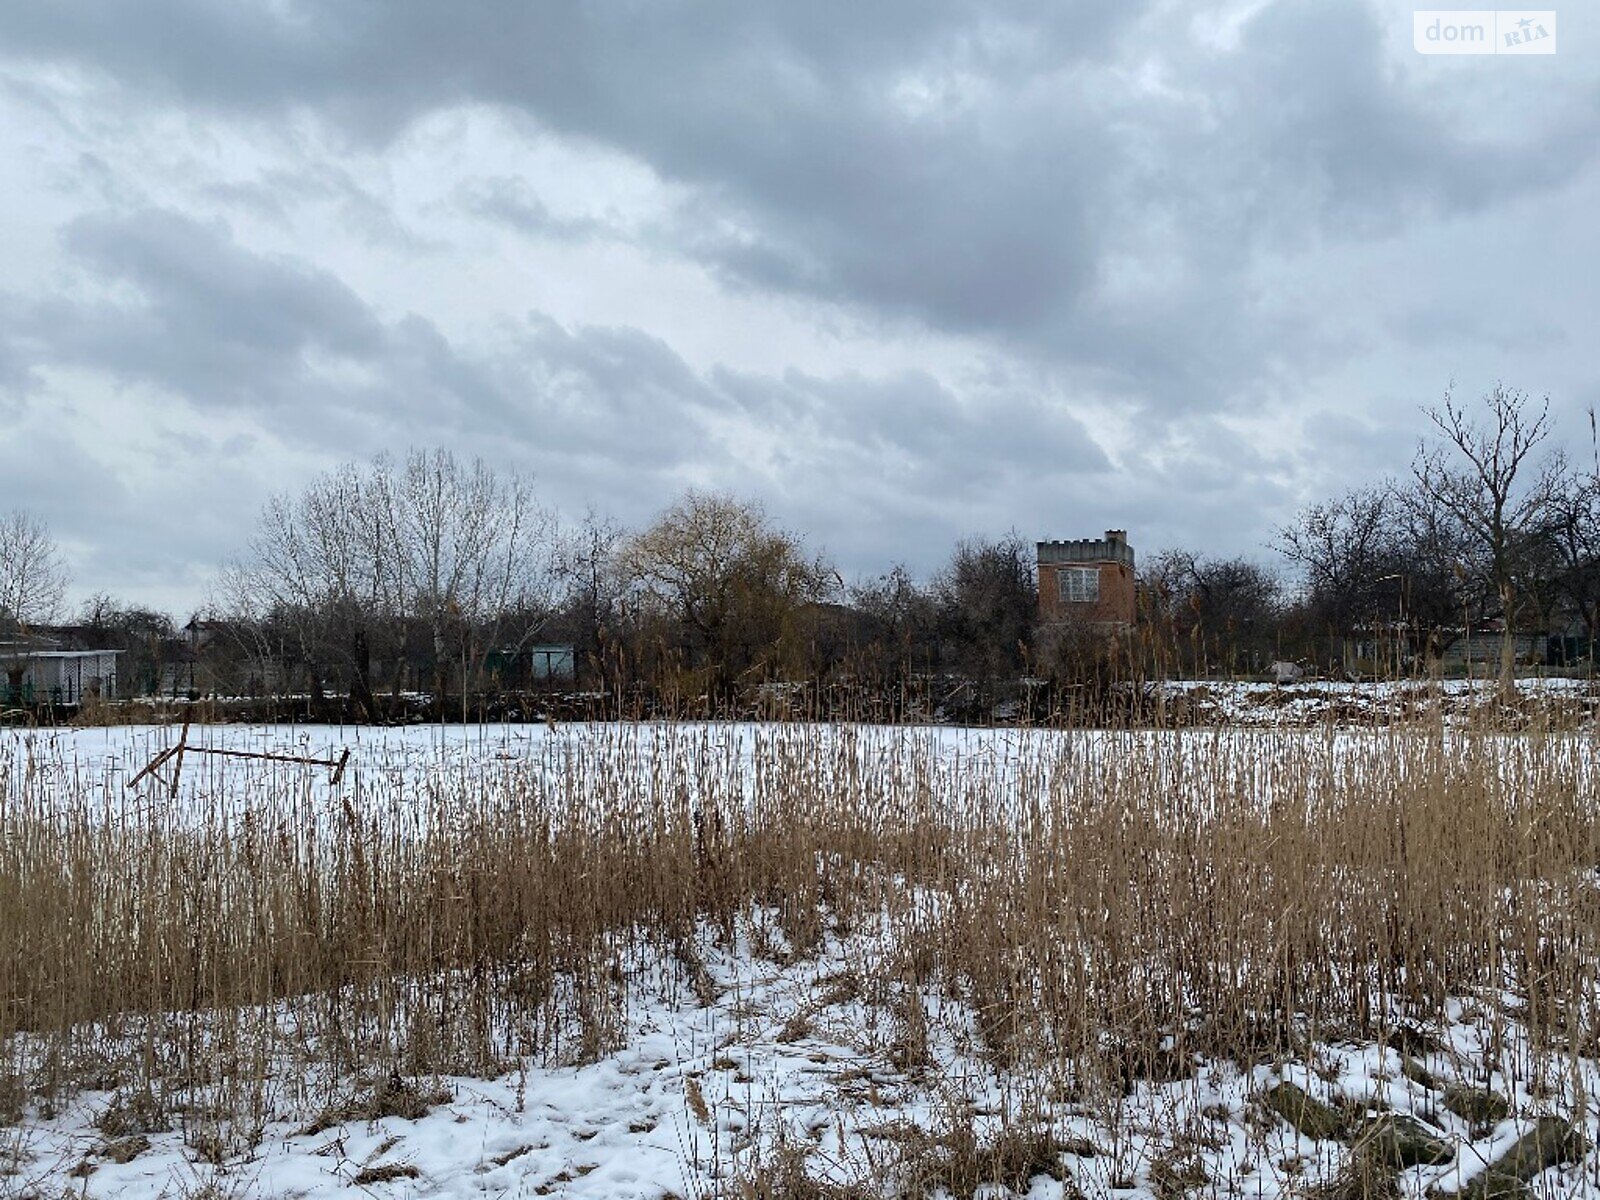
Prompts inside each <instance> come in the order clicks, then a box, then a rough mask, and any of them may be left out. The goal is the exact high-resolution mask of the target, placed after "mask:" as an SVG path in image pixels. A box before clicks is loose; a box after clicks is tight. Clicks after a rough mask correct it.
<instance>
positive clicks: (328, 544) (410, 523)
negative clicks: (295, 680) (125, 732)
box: [228, 450, 553, 712]
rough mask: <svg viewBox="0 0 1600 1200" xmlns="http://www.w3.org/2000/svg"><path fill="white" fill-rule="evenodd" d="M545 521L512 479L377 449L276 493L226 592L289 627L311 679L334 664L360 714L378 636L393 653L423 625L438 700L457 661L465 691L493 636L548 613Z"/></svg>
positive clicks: (438, 456) (445, 456)
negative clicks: (362, 460) (289, 491)
mask: <svg viewBox="0 0 1600 1200" xmlns="http://www.w3.org/2000/svg"><path fill="white" fill-rule="evenodd" d="M552 528H553V525H552V522H551V520H550V518H549V516H548V514H546V513H545V512H544V511H543V510H542V509H540V508H539V507H538V506H537V505H536V504H535V503H534V501H533V496H532V492H531V489H530V488H529V486H528V484H527V482H526V481H525V480H523V479H522V478H521V477H520V476H516V475H511V476H509V477H502V476H500V475H498V474H496V473H495V472H494V471H493V470H492V469H491V468H490V467H488V466H487V465H486V464H485V463H483V462H482V461H481V460H474V461H473V462H471V463H467V464H463V463H461V462H460V461H458V460H457V459H456V458H455V456H454V455H452V454H451V453H450V452H449V451H445V450H435V451H431V452H425V451H413V452H412V453H411V454H410V455H408V456H407V458H406V460H405V462H404V463H403V464H402V465H400V466H399V467H396V466H395V465H394V464H392V463H391V462H390V461H389V460H388V459H387V458H384V457H381V456H380V457H379V458H377V459H374V460H373V461H372V462H371V463H370V464H368V465H366V466H364V467H363V466H357V465H355V464H347V465H345V466H343V467H340V468H339V469H337V470H335V471H333V472H330V473H329V474H326V475H322V476H319V477H318V478H317V479H315V480H313V481H312V483H311V484H310V485H308V486H307V487H306V488H305V489H304V490H303V491H302V492H301V493H300V494H299V495H297V496H279V497H276V498H275V499H274V500H273V501H272V502H271V503H270V504H269V505H268V506H267V509H266V511H265V512H264V513H263V514H262V517H261V522H260V525H259V527H258V529H257V532H256V535H255V537H254V538H253V539H252V541H251V547H250V555H249V558H248V560H247V562H246V563H244V564H243V565H242V566H241V567H240V568H239V569H238V570H237V571H235V572H234V573H233V574H232V576H231V586H230V587H229V589H228V590H229V592H230V594H231V595H232V596H233V597H234V598H236V600H237V602H238V603H236V604H235V606H234V607H235V608H236V609H242V610H243V611H247V612H249V613H251V614H252V615H253V616H254V617H255V618H256V619H257V620H258V621H259V620H263V619H266V618H267V617H269V616H273V615H276V616H277V617H278V618H279V619H281V620H286V621H287V622H288V624H289V625H290V626H291V627H293V628H294V629H295V630H296V632H297V636H298V640H299V642H300V649H301V652H302V653H303V654H304V655H305V658H306V661H307V662H308V664H309V665H310V667H311V669H312V672H313V676H312V678H313V683H314V685H315V684H316V682H317V680H318V678H319V676H318V674H317V672H318V671H319V670H321V669H322V668H323V667H325V666H330V665H331V666H333V667H335V668H336V669H337V670H338V671H339V673H340V674H341V675H342V676H343V677H344V678H343V682H344V683H345V684H346V686H347V687H348V688H349V690H350V692H351V694H352V696H354V697H355V698H356V700H357V701H358V702H359V703H361V704H362V705H363V706H365V707H366V708H368V710H369V711H370V710H371V708H372V707H373V703H374V699H373V686H372V675H371V672H372V659H373V655H374V653H375V652H376V651H378V649H379V646H378V644H377V643H378V642H379V641H380V640H381V643H382V650H383V651H384V652H386V653H392V654H394V655H396V656H398V655H399V654H400V652H401V647H402V645H403V641H404V635H405V629H406V627H407V626H410V625H419V626H420V627H421V628H422V629H423V630H425V631H426V635H427V639H428V657H429V659H430V665H431V671H432V674H433V678H434V680H435V684H436V688H437V695H436V702H437V703H438V704H439V705H440V706H442V705H443V703H444V696H445V694H446V692H447V691H448V689H449V686H450V680H451V675H452V667H453V665H454V664H456V663H458V662H459V663H460V665H461V683H462V687H463V689H465V688H466V687H467V685H468V684H469V682H470V679H471V676H472V673H473V672H474V671H475V670H476V669H478V668H480V667H481V665H482V662H483V659H484V657H485V655H486V654H487V652H488V650H489V649H491V648H492V643H494V642H496V641H498V640H501V639H506V638H509V639H510V640H512V641H514V642H517V643H518V644H519V645H520V643H521V642H522V641H525V640H526V638H527V636H529V633H530V631H531V627H532V626H534V625H536V624H537V623H538V622H539V621H541V620H542V619H543V618H544V616H546V615H548V612H549V609H550V596H551V579H552V574H553V567H552V562H551V554H552V543H551V538H550V536H549V535H550V533H551V530H552ZM512 623H516V624H518V625H519V626H521V627H520V628H517V629H510V628H508V626H509V625H510V624H512ZM441 712H442V707H441Z"/></svg>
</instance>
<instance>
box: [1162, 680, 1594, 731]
mask: <svg viewBox="0 0 1600 1200" xmlns="http://www.w3.org/2000/svg"><path fill="white" fill-rule="evenodd" d="M1155 690H1156V692H1157V694H1158V695H1160V696H1162V697H1164V698H1165V700H1166V702H1167V704H1168V705H1169V707H1172V708H1174V715H1175V716H1176V715H1178V710H1180V709H1181V711H1182V716H1183V717H1184V718H1185V719H1189V720H1200V721H1205V722H1214V723H1222V724H1228V725H1237V726H1278V727H1282V726H1294V725H1310V724H1321V723H1328V722H1332V723H1335V724H1374V723H1378V724H1386V723H1390V722H1400V721H1408V720H1417V719H1419V718H1424V717H1429V716H1432V715H1434V714H1436V713H1442V714H1443V715H1444V716H1445V718H1446V719H1447V720H1460V719H1465V718H1468V717H1470V716H1471V715H1473V714H1474V713H1475V712H1486V711H1489V710H1491V709H1495V708H1497V707H1498V704H1499V700H1498V696H1497V684H1496V682H1495V681H1494V680H1487V679H1443V680H1433V681H1429V680H1414V679H1407V680H1373V681H1366V682H1346V681H1343V680H1323V679H1317V680H1305V681H1302V682H1299V683H1286V684H1276V683H1257V682H1251V681H1239V680H1174V681H1171V682H1168V683H1163V684H1159V685H1156V687H1155ZM1517 691H1518V695H1519V697H1520V699H1521V701H1522V702H1523V703H1524V704H1525V705H1526V706H1527V709H1528V711H1529V712H1530V713H1533V712H1541V711H1542V712H1545V713H1548V714H1549V715H1550V716H1552V717H1554V718H1555V719H1557V720H1558V721H1567V722H1571V721H1578V720H1585V719H1587V720H1593V719H1594V718H1595V717H1597V716H1600V684H1596V682H1595V681H1593V680H1589V679H1568V678H1559V677H1552V678H1549V679H1531V678H1530V679H1519V680H1518V681H1517Z"/></svg>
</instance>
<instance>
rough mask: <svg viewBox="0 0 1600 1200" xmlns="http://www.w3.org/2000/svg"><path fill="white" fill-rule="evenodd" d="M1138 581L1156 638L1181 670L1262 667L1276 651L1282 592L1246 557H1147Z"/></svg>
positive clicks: (1176, 553)
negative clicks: (1173, 653)
mask: <svg viewBox="0 0 1600 1200" xmlns="http://www.w3.org/2000/svg"><path fill="white" fill-rule="evenodd" d="M1140 579H1141V582H1142V583H1143V586H1144V593H1145V604H1146V610H1147V614H1148V617H1149V619H1150V622H1151V624H1152V626H1153V627H1154V630H1155V631H1156V635H1157V636H1158V637H1160V638H1162V639H1165V640H1167V641H1168V642H1170V645H1171V647H1172V649H1173V650H1175V651H1177V652H1178V656H1179V665H1180V666H1181V667H1183V668H1184V669H1186V670H1190V671H1198V672H1201V673H1210V672H1211V671H1212V670H1214V669H1218V668H1220V669H1223V670H1227V671H1239V670H1249V671H1258V670H1260V669H1261V668H1262V667H1263V666H1264V665H1265V663H1266V659H1267V658H1268V656H1269V655H1270V654H1271V653H1272V652H1273V650H1274V648H1275V646H1274V643H1275V640H1276V636H1277V623H1278V616H1279V600H1280V592H1281V588H1280V586H1279V583H1278V580H1277V578H1276V577H1275V576H1274V575H1273V574H1272V572H1271V571H1269V570H1268V569H1267V568H1265V567H1263V566H1261V565H1260V564H1258V563H1254V562H1251V561H1250V560H1249V559H1246V558H1226V559H1208V558H1202V557H1200V556H1199V555H1196V554H1192V553H1190V552H1189V551H1187V550H1164V551H1162V552H1161V553H1160V554H1155V555H1152V556H1151V557H1150V558H1149V560H1148V561H1147V562H1146V564H1145V567H1144V569H1143V570H1142V571H1141V572H1140ZM1185 651H1187V655H1188V657H1187V660H1185V654H1184V652H1185Z"/></svg>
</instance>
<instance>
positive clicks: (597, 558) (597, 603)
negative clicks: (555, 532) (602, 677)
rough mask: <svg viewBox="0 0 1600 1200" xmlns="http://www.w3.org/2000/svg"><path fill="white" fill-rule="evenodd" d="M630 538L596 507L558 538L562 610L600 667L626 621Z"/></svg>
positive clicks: (557, 557)
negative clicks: (624, 568) (624, 559)
mask: <svg viewBox="0 0 1600 1200" xmlns="http://www.w3.org/2000/svg"><path fill="white" fill-rule="evenodd" d="M626 538H627V533H626V531H625V530H624V529H623V527H622V526H621V525H619V524H617V522H616V521H614V520H613V519H612V518H611V517H609V516H606V515H604V514H602V513H599V512H596V511H595V510H594V509H592V508H591V509H590V510H589V511H588V512H587V513H585V514H584V517H583V520H582V521H580V522H579V523H578V524H577V525H576V526H574V527H572V528H570V529H567V530H565V531H563V532H562V534H561V535H560V537H559V539H558V541H557V549H556V574H557V577H558V580H559V582H560V585H561V587H562V588H563V590H564V596H563V598H562V610H563V612H564V613H565V616H566V620H567V622H568V623H569V625H570V627H571V628H572V631H573V633H574V634H575V636H576V637H577V639H578V640H579V642H581V644H582V649H583V651H584V652H585V654H586V655H587V656H588V658H589V661H590V662H591V663H594V664H596V665H597V666H598V665H599V664H600V663H601V662H602V660H603V658H604V653H605V641H606V638H607V636H608V635H611V634H614V633H615V632H616V630H617V627H618V625H619V623H620V619H621V610H622V594H623V588H624V582H623V578H622V572H621V570H620V568H619V564H618V556H619V553H620V551H621V548H622V546H623V544H624V542H625V540H626Z"/></svg>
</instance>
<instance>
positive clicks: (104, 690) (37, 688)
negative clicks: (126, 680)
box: [0, 648, 122, 704]
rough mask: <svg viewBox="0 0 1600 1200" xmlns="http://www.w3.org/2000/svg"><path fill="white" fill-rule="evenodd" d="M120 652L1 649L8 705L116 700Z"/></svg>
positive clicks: (0, 664) (0, 665) (0, 662)
mask: <svg viewBox="0 0 1600 1200" xmlns="http://www.w3.org/2000/svg"><path fill="white" fill-rule="evenodd" d="M121 653H122V651H121V650H36V649H16V648H13V649H10V650H6V649H0V667H3V669H4V671H5V684H4V688H5V698H6V702H7V703H9V704H82V703H83V702H84V701H85V700H95V699H100V700H114V699H116V695H117V656H118V655H120V654H121Z"/></svg>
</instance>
